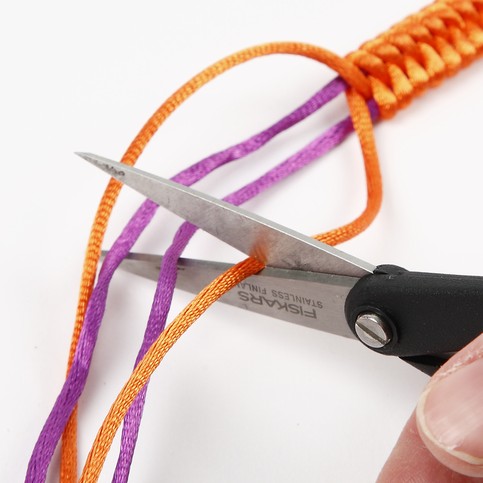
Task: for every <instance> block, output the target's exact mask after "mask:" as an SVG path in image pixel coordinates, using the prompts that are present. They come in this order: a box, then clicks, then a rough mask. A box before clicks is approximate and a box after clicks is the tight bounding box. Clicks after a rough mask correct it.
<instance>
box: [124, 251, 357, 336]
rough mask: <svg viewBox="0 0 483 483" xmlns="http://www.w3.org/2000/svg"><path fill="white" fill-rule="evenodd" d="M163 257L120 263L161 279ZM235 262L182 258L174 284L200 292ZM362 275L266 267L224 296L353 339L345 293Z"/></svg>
mask: <svg viewBox="0 0 483 483" xmlns="http://www.w3.org/2000/svg"><path fill="white" fill-rule="evenodd" d="M161 261H162V257H161V256H156V255H147V254H141V253H131V254H129V256H128V257H127V258H126V259H125V260H124V261H123V262H122V264H121V267H122V268H123V269H124V270H126V271H129V272H131V273H134V274H136V275H140V276H142V277H145V278H148V279H151V280H157V279H158V276H159V269H160V265H161ZM230 266H231V265H230V264H227V263H220V262H210V261H204V260H191V259H180V261H179V263H178V278H177V280H176V287H177V288H180V289H182V290H185V291H187V292H190V293H198V292H199V291H200V290H201V289H202V288H204V287H205V286H206V285H208V284H209V283H210V282H211V281H212V280H213V279H214V278H216V277H217V276H218V275H220V274H221V273H223V272H225V271H226V270H227V269H228V268H229V267H230ZM358 280H359V279H358V278H357V277H344V276H337V275H328V274H322V273H313V272H300V271H299V270H286V269H281V268H266V269H264V270H263V271H261V272H260V273H259V274H257V275H254V276H252V277H249V278H247V279H246V280H245V281H244V282H241V283H240V284H238V285H237V286H236V287H235V288H233V289H232V290H230V291H229V292H227V293H226V294H225V295H223V297H222V298H221V299H220V301H221V302H224V303H226V304H230V305H234V306H236V307H240V308H242V309H245V310H249V311H252V312H256V313H257V314H262V315H268V316H269V317H273V318H276V319H279V320H285V321H287V322H292V323H295V324H297V325H302V326H304V327H310V328H313V329H317V330H323V331H324V332H329V333H331V334H336V335H340V336H343V337H349V338H352V339H355V336H354V334H353V333H352V332H351V330H350V329H349V326H348V325H347V322H346V320H345V317H344V304H345V300H346V298H347V294H348V293H349V291H350V290H351V288H352V287H353V286H354V285H355V283H356V282H357V281H358Z"/></svg>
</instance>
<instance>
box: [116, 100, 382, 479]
mask: <svg viewBox="0 0 483 483" xmlns="http://www.w3.org/2000/svg"><path fill="white" fill-rule="evenodd" d="M369 109H370V111H371V116H372V117H373V118H376V117H377V116H378V110H377V107H376V105H375V103H373V102H371V103H370V105H369ZM352 131H353V126H352V122H351V119H350V118H346V119H344V120H343V121H341V122H339V123H338V124H336V125H335V126H333V127H331V128H330V129H328V130H327V131H326V132H325V133H324V134H323V135H321V136H320V137H318V138H316V139H315V140H314V141H312V142H311V143H310V144H308V145H307V146H305V147H304V148H303V149H302V150H301V151H299V152H297V153H296V154H294V155H293V156H291V157H289V158H288V159H287V160H285V161H284V162H283V163H281V164H279V165H278V166H276V167H275V168H273V169H271V170H269V171H268V172H266V173H265V174H264V175H263V176H261V177H260V178H258V179H257V180H255V181H253V182H251V183H249V184H248V185H246V186H244V187H243V188H241V189H239V190H238V191H235V192H234V193H231V194H230V195H228V196H226V197H225V198H223V199H224V200H225V201H227V202H229V203H231V204H233V205H241V204H242V203H244V202H246V201H248V200H249V199H251V198H253V197H254V196H256V195H258V194H259V193H261V192H262V191H264V190H266V189H267V188H269V187H271V186H272V185H274V184H275V183H277V182H278V181H281V180H282V179H284V178H286V177H287V176H289V175H290V174H293V173H294V172H296V171H298V170H299V169H301V168H303V167H304V166H306V165H307V164H309V163H310V162H312V161H314V160H315V159H317V158H319V157H321V156H323V155H324V154H326V153H327V152H329V151H330V150H331V149H333V148H334V147H335V146H337V145H338V144H340V143H341V142H342V141H343V140H344V139H345V138H346V137H347V135H348V134H349V133H351V132H352ZM196 231H197V227H196V226H194V225H192V224H191V223H188V222H185V223H183V224H182V225H181V226H180V228H179V229H178V231H177V232H176V234H175V236H174V238H173V242H172V244H171V246H170V247H169V248H168V250H167V251H166V253H165V254H164V256H163V260H162V264H161V270H160V273H159V279H158V285H157V287H156V292H155V296H154V300H153V305H152V308H151V313H150V315H149V320H148V325H147V327H146V332H145V334H144V340H143V343H142V346H141V349H140V351H139V354H138V356H137V359H136V365H137V364H138V363H139V361H140V360H141V359H142V358H143V356H144V355H145V353H146V352H147V351H148V349H149V348H150V347H151V345H152V344H153V343H154V342H155V340H156V339H157V338H158V337H159V335H160V334H161V332H162V331H163V330H164V327H165V324H166V319H167V316H168V311H169V307H170V305H171V300H172V297H173V293H174V288H175V285H176V277H177V262H178V259H179V257H180V256H181V254H182V252H183V250H184V249H185V248H186V246H187V245H188V243H189V241H190V240H191V238H192V236H193V235H194V234H195V232H196ZM148 384H149V383H147V384H146V385H145V386H144V387H143V389H142V390H141V392H140V393H139V395H138V396H137V398H136V399H135V400H134V402H133V403H132V405H131V407H130V408H129V411H128V412H127V414H126V416H125V418H124V426H123V430H122V438H121V449H120V453H119V458H118V461H117V465H116V470H115V472H114V477H113V480H112V481H113V482H114V483H124V482H127V480H128V477H129V470H130V467H131V463H132V458H133V455H134V449H135V446H136V441H137V437H138V433H139V426H140V424H141V418H142V413H143V408H144V403H145V399H146V393H147V390H148Z"/></svg>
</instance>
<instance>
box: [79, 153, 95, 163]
mask: <svg viewBox="0 0 483 483" xmlns="http://www.w3.org/2000/svg"><path fill="white" fill-rule="evenodd" d="M74 154H75V155H76V156H79V157H81V158H82V159H85V160H86V161H89V162H90V163H92V162H96V161H99V159H98V157H97V156H96V155H95V154H92V153H82V152H80V151H76V152H75V153H74Z"/></svg>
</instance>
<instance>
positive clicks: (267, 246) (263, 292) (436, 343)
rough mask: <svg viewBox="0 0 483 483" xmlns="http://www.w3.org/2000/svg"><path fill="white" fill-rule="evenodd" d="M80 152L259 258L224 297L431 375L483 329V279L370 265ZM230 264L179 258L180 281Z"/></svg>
mask: <svg viewBox="0 0 483 483" xmlns="http://www.w3.org/2000/svg"><path fill="white" fill-rule="evenodd" d="M77 154H78V155H79V156H81V157H82V158H84V159H85V160H87V161H89V162H90V163H92V164H93V165H95V166H97V167H98V168H100V169H101V170H103V171H105V172H106V173H108V174H109V175H110V176H111V177H113V178H116V179H118V180H119V181H121V182H122V183H124V184H126V185H128V186H130V187H131V188H133V189H135V190H136V191H138V192H139V193H141V194H143V195H145V196H146V197H148V198H149V199H151V200H152V201H154V202H155V203H157V204H158V205H160V206H163V207H165V208H167V209H168V210H169V211H171V212H173V213H175V214H176V215H178V216H180V217H181V218H183V219H185V220H187V221H189V222H191V223H193V224H194V225H196V226H198V227H199V228H201V229H202V230H204V231H206V232H208V233H210V234H212V235H214V236H215V237H217V238H218V239H220V240H222V241H224V242H226V243H228V244H229V245H231V246H233V247H234V248H236V249H238V250H240V251H242V252H243V253H245V254H247V255H249V256H251V257H254V258H256V259H257V260H259V261H261V262H262V263H264V264H265V266H266V268H265V269H263V270H262V271H261V272H259V273H258V274H257V275H254V276H251V277H249V278H247V279H246V280H245V281H243V282H241V283H240V284H239V285H237V287H236V288H234V289H232V290H231V291H229V292H228V293H226V294H225V295H224V296H223V297H222V298H221V299H220V301H222V302H226V303H228V304H231V305H235V306H237V307H240V308H243V309H246V310H250V311H253V312H256V313H260V314H264V315H269V316H271V317H274V318H277V319H281V320H286V321H289V322H293V323H296V324H299V325H302V326H306V327H311V328H314V329H318V330H323V331H325V332H329V333H332V334H336V335H339V336H343V337H349V338H353V339H356V340H358V341H360V342H361V343H363V344H364V345H365V346H366V347H368V348H369V349H371V350H373V351H375V352H378V353H379V354H381V355H390V356H398V357H400V358H401V359H402V360H404V361H406V362H407V363H409V364H411V365H412V366H414V367H416V368H417V369H419V370H421V371H423V372H425V373H426V374H428V375H432V374H434V372H436V370H437V369H438V368H439V367H440V366H441V365H442V364H444V362H446V361H447V360H448V359H449V357H451V355H453V354H454V353H455V352H457V351H458V350H460V349H462V348H463V347H464V346H465V345H466V344H468V343H469V342H470V341H471V340H473V339H474V338H476V336H478V335H479V334H480V333H481V332H483V277H477V276H463V275H447V274H435V273H423V272H412V271H408V270H405V269H403V268H401V267H398V266H395V265H378V266H374V265H372V264H370V263H368V262H365V261H363V260H360V259H358V258H356V257H354V256H352V255H350V254H347V253H344V252H343V251H340V250H338V249H336V248H334V247H331V246H329V245H326V244H325V243H322V242H319V241H317V240H314V239H313V238H310V237H307V236H305V235H303V234H301V233H297V232H296V231H293V230H291V229H290V228H287V227H284V226H282V225H279V224H277V223H274V222H272V221H269V220H267V219H264V218H262V217H260V216H258V215H256V214H254V213H250V212H248V211H246V210H244V209H242V208H239V207H236V206H233V205H231V204H229V203H226V202H224V201H221V200H219V199H216V198H213V197H211V196H209V195H207V194H204V193H201V192H199V191H196V190H194V189H192V188H188V187H186V186H183V185H180V184H178V183H175V182H173V181H170V180H167V179H164V178H161V177H158V176H155V175H153V174H150V173H147V172H145V171H142V170H140V169H137V168H133V167H130V166H127V165H125V164H121V163H118V162H116V161H111V160H109V159H107V158H103V157H101V156H97V155H94V154H88V153H77ZM161 260H162V257H161V256H156V255H148V254H136V253H131V254H129V256H128V257H127V258H126V259H125V260H124V262H123V268H125V269H127V270H128V271H130V272H133V273H136V274H138V275H141V276H144V277H148V278H151V279H153V280H157V278H158V274H159V269H160V264H161ZM229 267H230V265H229V264H224V263H219V262H211V261H203V260H190V259H181V260H180V261H179V264H178V280H177V284H176V285H177V287H179V288H181V289H183V290H186V291H189V292H193V293H197V292H199V291H200V290H201V289H202V288H203V287H204V286H205V285H207V284H208V283H209V282H210V281H211V280H213V279H214V278H215V277H216V276H217V275H220V274H221V273H223V272H224V271H225V270H227V269H228V268H229Z"/></svg>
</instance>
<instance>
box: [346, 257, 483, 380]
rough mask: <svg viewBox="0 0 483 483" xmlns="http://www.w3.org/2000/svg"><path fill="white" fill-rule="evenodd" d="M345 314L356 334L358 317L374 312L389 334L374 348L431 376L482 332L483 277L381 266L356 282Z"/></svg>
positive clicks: (347, 301) (347, 302) (348, 298)
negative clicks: (396, 357)
mask: <svg viewBox="0 0 483 483" xmlns="http://www.w3.org/2000/svg"><path fill="white" fill-rule="evenodd" d="M345 313H346V318H347V321H348V323H349V326H350V328H351V330H352V331H353V332H354V333H355V334H357V332H358V327H357V324H358V320H360V316H361V315H363V314H373V315H374V316H375V317H377V318H378V320H380V321H381V324H384V328H385V330H386V331H387V337H386V340H385V341H384V342H385V343H384V345H382V344H379V345H382V346H381V347H371V348H372V349H373V350H375V351H376V352H378V353H380V354H386V355H393V356H399V357H401V359H403V360H405V361H406V362H408V363H410V364H411V365H413V366H415V367H417V368H419V369H420V370H422V371H423V372H425V373H427V374H430V375H432V374H433V373H434V372H435V371H436V370H437V369H438V368H439V367H440V366H441V365H442V364H443V363H444V362H445V361H446V360H447V359H448V358H449V357H450V356H451V355H452V354H453V353H455V352H457V351H459V350H460V349H462V348H463V347H464V346H465V345H466V344H468V343H469V342H471V341H472V340H473V339H475V338H476V337H477V336H478V335H479V334H480V333H482V332H483V277H474V276H462V275H445V274H435V273H422V272H411V271H407V270H405V269H403V268H401V267H397V266H394V265H381V266H379V267H377V268H376V270H375V271H374V274H372V275H367V276H365V277H363V278H361V279H360V280H359V281H358V282H357V283H356V285H355V286H354V288H353V289H352V290H351V291H350V293H349V295H348V297H347V300H346V305H345ZM358 337H359V338H361V337H360V330H359V333H358Z"/></svg>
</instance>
